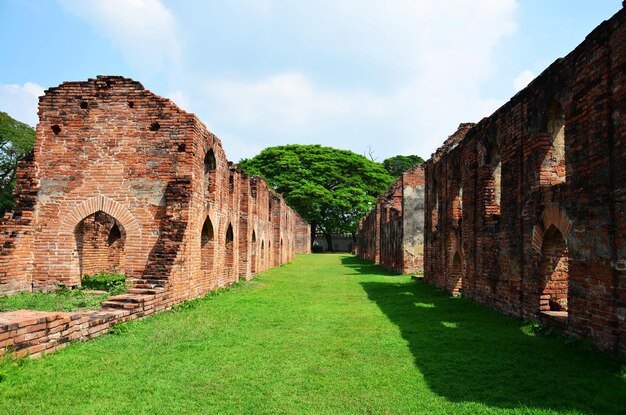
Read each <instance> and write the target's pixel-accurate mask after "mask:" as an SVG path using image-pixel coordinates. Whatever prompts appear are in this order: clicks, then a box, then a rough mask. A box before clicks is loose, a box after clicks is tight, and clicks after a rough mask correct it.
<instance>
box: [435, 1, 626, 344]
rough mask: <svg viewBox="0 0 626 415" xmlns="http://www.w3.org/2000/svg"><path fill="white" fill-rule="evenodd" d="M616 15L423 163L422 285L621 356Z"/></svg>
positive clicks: (623, 136) (625, 262) (621, 176)
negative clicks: (559, 330) (428, 284)
mask: <svg viewBox="0 0 626 415" xmlns="http://www.w3.org/2000/svg"><path fill="white" fill-rule="evenodd" d="M625 68H626V11H625V10H624V9H622V10H621V11H620V12H618V13H617V14H616V15H615V16H613V17H612V18H611V19H610V20H609V21H607V22H604V23H602V24H601V25H600V26H599V27H597V28H596V29H595V30H594V31H593V32H592V33H591V34H589V35H588V36H587V38H586V39H585V41H584V42H583V43H582V44H581V45H579V46H578V47H577V48H576V49H575V50H574V51H572V52H571V53H570V54H569V55H567V56H566V57H565V58H563V59H559V60H557V61H556V62H554V63H553V64H552V65H551V66H550V67H549V68H548V69H546V70H545V71H544V72H543V73H542V74H541V75H540V76H539V77H537V79H535V80H534V81H533V82H532V83H531V84H530V85H529V86H528V87H527V88H526V89H524V90H523V91H521V92H519V93H518V94H517V95H515V96H514V97H513V98H512V99H511V100H510V101H509V102H508V103H507V104H505V105H503V106H502V107H501V108H500V109H498V110H497V111H496V112H495V113H494V114H492V115H491V116H490V117H488V118H485V119H483V120H482V121H481V122H479V123H478V124H477V125H476V126H474V127H473V128H469V129H468V128H467V126H462V128H461V129H460V131H459V132H457V134H455V136H453V138H452V139H451V140H449V141H448V142H447V143H446V144H445V145H444V146H443V147H442V148H441V149H440V150H439V151H437V153H436V154H435V155H434V156H433V157H432V158H431V159H430V160H429V161H428V162H427V163H426V165H425V169H426V224H425V235H426V241H427V243H426V251H425V255H426V270H425V279H426V281H428V282H432V283H434V284H437V285H439V286H440V287H443V288H446V289H447V290H450V291H451V292H454V293H457V292H462V293H463V296H466V297H470V298H473V299H476V300H478V301H480V302H483V303H486V304H489V305H491V306H493V307H495V308H498V309H500V310H502V311H504V312H506V313H509V314H513V315H517V316H522V317H526V318H538V319H540V320H542V321H546V322H549V323H551V324H554V325H556V326H558V327H561V328H562V329H563V330H565V331H566V332H568V333H571V334H576V335H579V336H584V337H588V338H590V339H591V340H592V341H593V342H594V343H595V344H597V345H599V346H600V347H603V348H607V349H613V350H618V351H621V352H622V353H623V352H626V341H625V339H626V325H625V324H624V323H625V321H626V244H625V243H624V235H626V215H625V213H626V212H625V209H626V191H625V189H624V184H625V183H626V161H625V160H626V150H625V149H626V142H625V141H624V140H626V122H625V119H624V114H625V113H626V94H625V90H624V88H623V86H624V85H626V82H625V81H626V78H625V76H626V75H625V73H626V71H625V70H624V69H625Z"/></svg>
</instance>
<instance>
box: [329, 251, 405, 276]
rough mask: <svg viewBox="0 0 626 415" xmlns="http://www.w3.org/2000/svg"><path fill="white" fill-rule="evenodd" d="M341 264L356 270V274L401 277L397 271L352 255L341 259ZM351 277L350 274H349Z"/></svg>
mask: <svg viewBox="0 0 626 415" xmlns="http://www.w3.org/2000/svg"><path fill="white" fill-rule="evenodd" d="M341 264H342V265H343V266H344V267H348V268H352V269H354V270H355V271H356V272H355V275H356V274H376V275H401V274H399V273H397V272H395V271H392V270H389V269H386V268H383V267H381V266H380V265H376V264H375V263H373V262H371V261H366V260H364V259H361V258H359V257H357V256H354V255H350V256H345V257H343V258H341ZM347 275H350V274H347Z"/></svg>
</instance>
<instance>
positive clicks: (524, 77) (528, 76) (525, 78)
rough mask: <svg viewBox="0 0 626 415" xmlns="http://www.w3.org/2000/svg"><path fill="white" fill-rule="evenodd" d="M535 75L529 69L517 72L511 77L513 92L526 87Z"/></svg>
mask: <svg viewBox="0 0 626 415" xmlns="http://www.w3.org/2000/svg"><path fill="white" fill-rule="evenodd" d="M536 76H537V75H535V73H534V72H533V71H531V70H529V69H526V70H524V71H523V72H522V73H521V74H519V75H518V76H517V77H516V78H515V79H513V88H515V92H519V91H521V90H522V89H524V88H526V86H528V84H529V83H530V82H531V81H532V80H533V79H535V77H536Z"/></svg>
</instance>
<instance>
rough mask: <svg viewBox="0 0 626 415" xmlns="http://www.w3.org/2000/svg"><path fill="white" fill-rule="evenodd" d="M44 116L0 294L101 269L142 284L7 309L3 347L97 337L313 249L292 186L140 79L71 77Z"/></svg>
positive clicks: (8, 224)
mask: <svg viewBox="0 0 626 415" xmlns="http://www.w3.org/2000/svg"><path fill="white" fill-rule="evenodd" d="M39 119H40V122H39V124H38V125H37V131H36V135H37V139H36V144H35V149H34V152H33V154H31V155H30V156H29V157H28V158H27V159H26V160H24V161H23V162H22V163H20V165H19V166H18V172H17V177H18V184H17V188H16V201H17V204H16V207H15V209H14V210H13V212H10V213H7V214H6V215H5V217H4V218H3V219H2V220H1V221H0V294H11V293H17V292H21V291H42V290H51V289H55V288H57V287H58V286H59V285H64V286H68V287H73V286H77V285H80V282H81V278H82V277H83V276H84V275H87V274H92V273H96V272H120V273H124V274H126V276H127V281H128V282H129V283H130V284H131V286H132V289H131V290H130V291H129V293H128V294H123V295H120V296H115V297H112V298H110V299H109V300H108V301H107V302H105V303H104V304H103V306H104V308H103V310H100V311H96V312H88V313H34V312H16V313H4V314H0V353H2V352H3V351H4V350H6V348H7V347H8V346H11V348H12V349H13V350H16V351H19V353H27V352H30V353H32V354H37V353H41V352H43V351H51V350H54V349H55V348H57V347H59V345H62V344H65V342H67V341H69V340H76V339H86V338H91V337H93V336H94V335H96V334H97V333H101V332H104V331H106V329H107V328H108V327H109V326H110V325H112V324H114V323H116V322H119V321H124V320H128V319H131V318H136V317H141V316H144V315H148V314H152V313H154V312H156V311H159V310H164V309H168V308H171V306H172V305H174V304H177V303H180V302H182V301H184V300H187V299H191V298H196V297H200V296H202V295H204V294H206V293H207V292H209V291H211V290H214V289H216V288H219V287H224V286H226V285H229V284H232V283H233V282H236V281H237V280H239V279H249V278H251V276H252V275H253V274H256V273H258V272H261V271H263V270H266V269H268V268H270V267H274V266H277V265H280V264H282V263H285V262H289V261H291V260H292V258H293V256H294V254H295V253H299V252H309V247H310V241H309V238H310V236H309V235H310V231H309V225H308V224H307V223H305V222H304V221H303V220H302V219H301V218H300V217H299V216H298V215H297V214H296V213H295V212H294V211H293V210H292V209H291V208H289V207H288V206H287V205H286V204H285V202H284V200H283V199H282V197H281V196H280V195H276V194H274V193H273V192H272V191H271V190H270V189H269V188H268V186H267V184H266V183H265V181H264V180H263V179H261V178H259V177H249V176H247V175H246V174H244V173H243V172H242V171H241V170H240V169H239V168H238V167H237V166H236V165H233V164H232V163H229V162H228V160H227V159H226V156H225V154H224V151H223V149H222V145H221V142H220V140H219V138H217V137H216V136H215V135H213V134H212V133H210V132H209V131H208V130H207V129H206V127H205V126H204V125H203V124H202V123H201V122H200V121H199V120H198V119H197V118H196V116H195V115H193V114H189V113H187V112H185V111H183V110H181V109H179V108H178V107H177V106H176V105H174V104H173V103H172V102H171V101H170V100H168V99H164V98H161V97H159V96H156V95H155V94H153V93H151V92H150V91H147V90H146V89H144V87H143V86H142V85H141V84H140V83H138V82H135V81H133V80H131V79H126V78H122V77H115V76H106V77H105V76H99V77H98V78H96V79H89V80H87V81H85V82H66V83H63V84H62V85H60V86H59V87H56V88H51V89H49V90H47V91H46V93H45V95H44V96H43V97H41V98H40V102H39ZM33 313H34V314H33ZM60 321H61V322H62V323H59V322H60ZM61 326H62V327H64V328H63V329H59V328H58V327H61Z"/></svg>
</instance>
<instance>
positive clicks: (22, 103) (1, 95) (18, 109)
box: [0, 82, 44, 127]
mask: <svg viewBox="0 0 626 415" xmlns="http://www.w3.org/2000/svg"><path fill="white" fill-rule="evenodd" d="M43 91H44V88H43V87H42V86H40V85H37V84H36V83H33V82H26V83H25V84H24V85H16V84H9V85H4V84H0V111H3V112H6V113H7V114H9V115H10V116H11V117H13V118H15V119H16V120H18V121H22V122H24V123H26V124H29V125H31V126H33V127H34V126H35V125H37V122H39V119H38V118H37V105H38V103H39V97H40V96H42V95H43Z"/></svg>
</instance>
